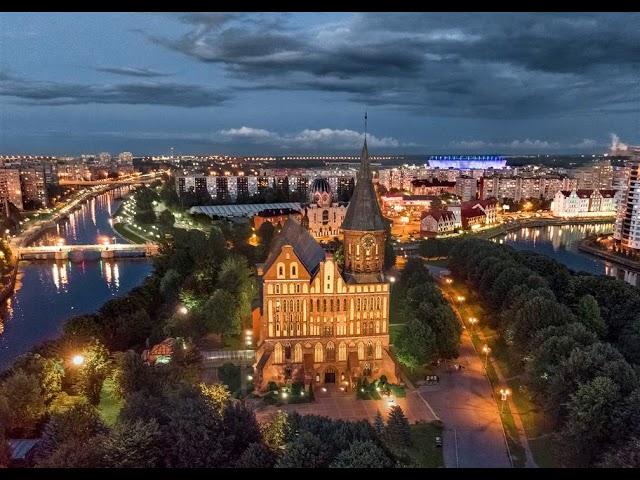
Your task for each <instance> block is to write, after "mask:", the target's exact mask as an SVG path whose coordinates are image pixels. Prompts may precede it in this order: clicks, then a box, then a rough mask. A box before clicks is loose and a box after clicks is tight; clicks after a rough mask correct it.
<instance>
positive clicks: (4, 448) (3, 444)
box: [0, 426, 11, 468]
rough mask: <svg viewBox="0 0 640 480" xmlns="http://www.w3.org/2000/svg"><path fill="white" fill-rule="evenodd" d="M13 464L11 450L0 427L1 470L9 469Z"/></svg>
mask: <svg viewBox="0 0 640 480" xmlns="http://www.w3.org/2000/svg"><path fill="white" fill-rule="evenodd" d="M10 462H11V448H10V447H9V442H7V439H6V437H5V435H4V432H3V431H2V427H1V426H0V468H4V467H8V466H9V463H10Z"/></svg>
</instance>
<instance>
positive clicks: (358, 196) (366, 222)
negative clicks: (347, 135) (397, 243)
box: [341, 139, 385, 232]
mask: <svg viewBox="0 0 640 480" xmlns="http://www.w3.org/2000/svg"><path fill="white" fill-rule="evenodd" d="M341 228H342V229H343V230H356V231H365V232H370V231H381V230H384V229H385V223H384V219H383V217H382V212H381V211H380V205H378V199H377V198H376V193H375V191H374V190H373V183H372V181H371V168H370V167H369V150H368V149H367V141H366V139H365V141H364V146H363V147H362V154H361V155H360V172H359V173H358V183H356V187H355V189H354V191H353V195H352V196H351V201H350V202H349V207H348V208H347V213H346V214H345V216H344V220H343V222H342V227H341Z"/></svg>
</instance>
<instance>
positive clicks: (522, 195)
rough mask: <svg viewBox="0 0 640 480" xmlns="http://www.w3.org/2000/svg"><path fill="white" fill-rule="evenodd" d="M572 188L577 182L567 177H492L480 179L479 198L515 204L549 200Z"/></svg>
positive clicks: (575, 186)
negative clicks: (558, 193)
mask: <svg viewBox="0 0 640 480" xmlns="http://www.w3.org/2000/svg"><path fill="white" fill-rule="evenodd" d="M574 188H577V180H576V179H575V178H569V177H567V176H552V175H543V176H535V177H534V176H530V175H516V176H508V177H506V176H502V175H492V176H486V177H482V178H481V179H480V187H479V197H480V198H481V199H486V198H491V197H495V198H499V199H501V200H502V199H512V200H514V201H516V202H518V201H520V200H525V199H527V198H543V199H545V200H551V199H553V198H554V197H555V195H556V193H557V192H559V191H560V190H573V189H574Z"/></svg>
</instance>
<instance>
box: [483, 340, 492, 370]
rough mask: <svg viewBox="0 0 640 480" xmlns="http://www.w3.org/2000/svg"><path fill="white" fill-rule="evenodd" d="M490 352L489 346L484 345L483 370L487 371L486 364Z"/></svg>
mask: <svg viewBox="0 0 640 480" xmlns="http://www.w3.org/2000/svg"><path fill="white" fill-rule="evenodd" d="M490 352H491V348H490V347H489V345H485V346H484V347H482V353H484V369H485V370H486V369H487V362H488V361H489V353H490Z"/></svg>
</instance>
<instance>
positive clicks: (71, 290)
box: [0, 187, 152, 370]
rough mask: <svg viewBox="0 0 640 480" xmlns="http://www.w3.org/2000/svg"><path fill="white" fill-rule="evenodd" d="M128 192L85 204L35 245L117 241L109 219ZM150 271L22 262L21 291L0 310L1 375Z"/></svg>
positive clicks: (144, 264) (97, 263)
mask: <svg viewBox="0 0 640 480" xmlns="http://www.w3.org/2000/svg"><path fill="white" fill-rule="evenodd" d="M128 188H129V187H122V188H118V189H115V190H111V191H109V192H107V193H104V194H102V195H99V196H97V197H95V198H93V199H91V200H89V201H87V202H85V203H84V204H82V207H81V208H80V209H79V210H76V211H75V212H74V213H73V214H71V215H70V216H69V217H68V218H67V219H65V220H63V221H60V222H59V223H58V225H57V228H56V229H52V230H50V231H48V232H46V233H45V234H44V235H43V236H42V237H40V239H39V240H37V241H36V242H34V245H55V243H56V241H57V240H58V239H59V238H60V237H61V238H63V239H64V241H65V243H66V244H68V245H70V244H93V243H97V240H98V238H99V237H101V238H104V237H108V238H109V239H110V241H114V236H115V233H114V231H113V230H112V228H111V224H110V221H109V219H110V218H111V214H112V213H113V212H115V211H116V210H117V208H118V206H119V205H120V202H121V198H122V196H123V195H125V194H126V193H127V192H128ZM115 241H117V242H124V241H125V240H122V239H121V238H117V239H115ZM151 270H152V266H151V262H150V261H149V260H148V259H145V258H128V259H117V260H102V259H86V260H84V261H82V262H72V261H70V260H66V261H33V262H20V267H19V273H18V278H17V281H16V291H15V292H14V294H13V296H12V297H11V298H9V299H7V301H6V305H4V306H3V307H2V308H1V309H0V370H3V369H4V368H6V367H8V366H10V365H11V363H12V361H13V360H14V359H15V358H16V357H17V356H19V355H20V354H22V353H25V352H27V351H29V350H30V349H31V348H32V347H33V346H34V345H36V344H38V343H40V342H42V341H44V340H49V339H52V338H55V337H56V336H58V335H59V334H60V333H61V332H62V325H63V324H64V321H65V320H66V319H68V318H70V317H72V316H74V315H81V314H86V313H92V312H95V311H96V310H97V309H99V308H100V307H101V306H102V305H103V304H104V303H105V302H106V301H108V300H110V299H112V298H114V297H117V296H121V295H123V294H125V293H127V292H128V291H129V290H131V289H132V288H134V287H136V286H138V285H140V284H141V283H142V281H143V280H144V279H145V277H146V276H147V275H149V274H150V273H151Z"/></svg>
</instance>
